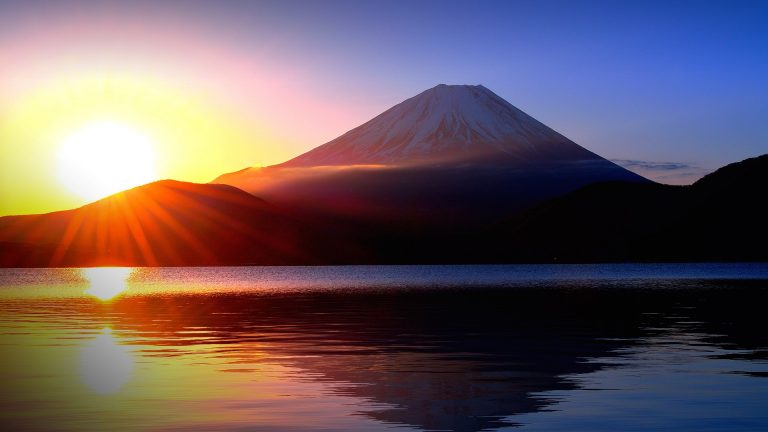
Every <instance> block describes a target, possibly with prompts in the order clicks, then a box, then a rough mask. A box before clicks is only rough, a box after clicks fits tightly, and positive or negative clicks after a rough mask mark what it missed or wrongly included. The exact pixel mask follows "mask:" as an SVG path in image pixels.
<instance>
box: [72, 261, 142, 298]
mask: <svg viewBox="0 0 768 432" xmlns="http://www.w3.org/2000/svg"><path fill="white" fill-rule="evenodd" d="M132 271H133V270H132V269H131V268H128V267H94V268H87V269H83V277H84V278H85V279H86V281H87V282H88V289H86V290H85V293H86V294H89V295H92V296H94V297H96V298H98V299H99V300H104V301H107V300H111V299H113V298H115V297H116V296H118V295H120V294H121V293H122V292H123V291H125V289H126V288H128V277H129V276H130V275H131V273H132Z"/></svg>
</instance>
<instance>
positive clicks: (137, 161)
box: [58, 120, 156, 201]
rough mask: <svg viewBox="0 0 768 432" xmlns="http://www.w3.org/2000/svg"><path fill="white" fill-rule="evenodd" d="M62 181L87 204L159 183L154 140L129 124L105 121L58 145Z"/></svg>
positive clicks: (84, 128) (85, 128)
mask: <svg viewBox="0 0 768 432" xmlns="http://www.w3.org/2000/svg"><path fill="white" fill-rule="evenodd" d="M58 174H59V181H60V182H61V183H62V184H64V185H65V186H66V187H67V188H68V189H69V190H70V191H72V192H74V193H76V194H77V195H79V196H81V197H83V198H84V199H86V200H88V201H92V200H96V199H99V198H103V197H105V196H107V195H111V194H113V193H117V192H120V191H122V190H124V189H129V188H132V187H135V186H139V185H142V184H144V183H149V182H151V181H153V180H156V174H155V153H154V148H153V143H152V140H151V139H150V138H149V137H148V136H147V135H146V134H144V133H142V132H140V131H138V130H137V129H135V128H132V127H130V126H128V125H126V124H122V123H118V122H114V121H111V120H103V121H98V122H94V123H90V124H88V125H86V126H85V127H83V128H81V129H79V130H77V131H75V132H74V133H72V134H70V135H69V136H68V137H67V138H66V139H64V140H63V141H62V143H61V145H60V146H59V152H58Z"/></svg>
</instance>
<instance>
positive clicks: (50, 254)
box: [0, 180, 343, 267]
mask: <svg viewBox="0 0 768 432" xmlns="http://www.w3.org/2000/svg"><path fill="white" fill-rule="evenodd" d="M324 235H325V234H324V230H323V229H322V227H320V226H316V225H313V224H311V223H309V222H308V221H306V220H301V218H297V217H295V215H292V214H290V213H289V212H286V211H284V210H282V209H280V208H278V207H275V206H272V205H270V204H268V203H266V202H264V201H263V200H261V199H259V198H256V197H254V196H253V195H250V194H248V193H246V192H243V191H241V190H239V189H237V188H234V187H231V186H227V185H201V184H193V183H183V182H177V181H170V180H165V181H159V182H155V183H151V184H147V185H144V186H140V187H137V188H134V189H130V190H127V191H124V192H121V193H118V194H115V195H112V196H110V197H107V198H104V199H102V200H99V201H96V202H94V203H92V204H88V205H86V206H83V207H81V208H78V209H74V210H68V211H62V212H55V213H49V214H43V215H26V216H8V217H3V218H0V264H2V265H3V266H6V267H8V266H85V265H225V264H226V265H232V264H294V263H304V264H313V263H320V262H322V260H323V259H326V257H327V256H333V253H330V254H326V253H323V251H320V250H319V249H318V248H319V247H325V246H324V245H325V244H326V243H327V242H328V241H329V239H328V238H326V237H324ZM334 240H335V242H336V248H335V249H334V250H332V252H339V253H341V252H343V248H342V246H341V244H340V243H341V242H339V241H338V238H336V239H334Z"/></svg>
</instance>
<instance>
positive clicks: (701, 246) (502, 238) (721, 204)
mask: <svg viewBox="0 0 768 432" xmlns="http://www.w3.org/2000/svg"><path fill="white" fill-rule="evenodd" d="M767 191H768V155H763V156H760V157H756V158H752V159H747V160H744V161H742V162H738V163H734V164H731V165H728V166H726V167H723V168H721V169H719V170H717V171H715V172H713V173H712V174H709V175H707V176H706V177H704V178H702V179H701V180H699V181H698V182H696V183H695V184H693V185H691V186H666V185H660V184H630V183H623V182H609V183H600V184H595V185H591V186H587V187H585V188H583V189H580V190H578V191H575V192H572V193H569V194H567V195H565V196H563V197H560V198H557V199H554V200H552V201H549V202H547V203H545V204H542V205H540V206H538V207H536V208H534V209H531V210H529V211H527V212H525V213H524V214H522V215H520V216H518V217H515V218H513V219H512V220H510V221H508V222H506V223H505V224H502V226H501V227H499V228H497V229H495V230H492V235H491V237H493V238H496V239H497V240H496V241H493V242H492V245H491V247H490V249H491V250H492V251H494V252H496V251H498V252H501V251H504V250H505V252H503V253H499V254H496V253H491V255H494V256H495V258H498V259H501V260H512V261H520V260H522V261H546V262H551V261H634V260H647V261H702V260H704V261H710V260H712V261H717V260H729V261H730V260H759V261H764V260H768V247H766V245H768V224H766V221H768V205H767V204H766V200H765V196H766V192H767Z"/></svg>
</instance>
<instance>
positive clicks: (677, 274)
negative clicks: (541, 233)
mask: <svg viewBox="0 0 768 432" xmlns="http://www.w3.org/2000/svg"><path fill="white" fill-rule="evenodd" d="M0 305H1V307H0V344H1V345H2V346H1V347H0V383H2V391H1V392H0V426H2V429H3V430H78V431H80V430H94V431H104V430H109V431H116V430H190V429H197V430H214V429H215V430H238V431H244V430H248V431H294V430H310V431H378V430H398V431H400V430H402V431H423V430H429V431H438V430H441V431H442V430H445V431H493V430H515V431H518V430H519V431H617V430H621V431H651V430H665V431H669V430H671V431H765V430H768V380H767V379H768V332H766V330H767V329H768V314H766V305H768V265H767V264H612V265H509V266H507V265H499V266H350V267H225V268H135V269H134V268H106V269H0Z"/></svg>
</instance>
